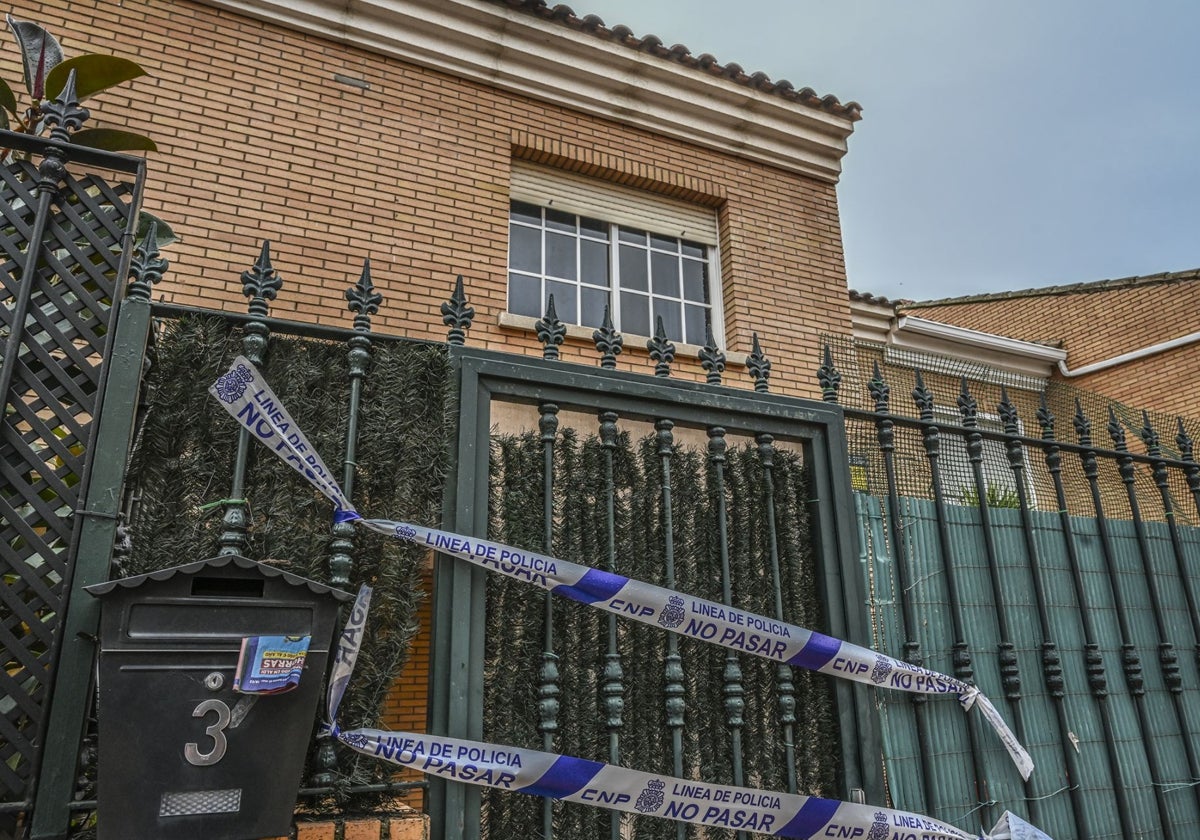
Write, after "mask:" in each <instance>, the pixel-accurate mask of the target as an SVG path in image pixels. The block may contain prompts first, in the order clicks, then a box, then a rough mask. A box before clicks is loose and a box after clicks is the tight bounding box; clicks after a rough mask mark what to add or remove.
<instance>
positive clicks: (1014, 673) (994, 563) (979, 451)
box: [958, 376, 1040, 822]
mask: <svg viewBox="0 0 1200 840" xmlns="http://www.w3.org/2000/svg"><path fill="white" fill-rule="evenodd" d="M958 413H959V417H960V418H961V419H962V425H963V427H964V428H966V429H968V430H969V432H968V434H967V441H966V443H967V461H968V463H969V464H970V465H971V481H972V484H973V485H974V487H975V498H976V501H977V502H978V507H979V524H980V526H981V530H982V531H983V551H984V559H985V560H986V562H987V568H988V578H989V580H990V581H991V585H992V599H993V600H994V602H995V604H996V620H997V623H998V629H999V630H1000V643H999V644H998V645H997V647H996V653H997V663H998V665H999V667H1000V684H1001V686H1003V688H1004V697H1005V699H1006V700H1008V702H1009V706H1010V707H1011V708H1012V711H1013V731H1014V733H1015V734H1016V736H1017V740H1018V741H1020V742H1021V743H1022V744H1027V743H1029V741H1028V740H1027V737H1026V727H1025V714H1024V709H1023V707H1022V706H1021V672H1020V666H1019V663H1018V662H1017V651H1016V648H1015V646H1014V645H1013V642H1012V638H1013V636H1012V628H1011V627H1010V625H1009V621H1008V612H1009V611H1008V605H1007V603H1006V599H1005V597H1004V587H1003V585H1002V583H1001V581H1000V557H999V553H998V552H997V551H996V537H995V532H994V531H993V526H992V512H991V507H990V506H989V505H988V486H987V481H986V480H985V479H984V476H983V435H982V434H980V432H979V405H978V403H977V402H976V401H975V398H974V397H973V396H971V391H970V389H969V388H968V387H967V378H966V377H965V376H964V377H962V384H961V388H960V390H959V395H958ZM1023 784H1024V789H1025V799H1026V800H1027V801H1028V802H1029V809H1030V815H1031V816H1032V817H1033V818H1034V820H1035V821H1038V822H1040V820H1038V809H1039V808H1040V804H1039V801H1038V799H1037V797H1036V796H1034V789H1033V782H1032V776H1031V777H1030V778H1029V779H1025V780H1023Z"/></svg>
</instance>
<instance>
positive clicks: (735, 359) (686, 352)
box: [498, 312, 748, 367]
mask: <svg viewBox="0 0 1200 840" xmlns="http://www.w3.org/2000/svg"><path fill="white" fill-rule="evenodd" d="M537 322H538V319H537V318H531V317H529V316H528V315H514V314H512V313H511V312H501V313H500V317H499V319H498V323H499V324H500V326H501V327H507V328H508V329H511V330H524V331H525V332H535V331H536V329H537V328H536V327H535V326H534V325H535V324H537ZM565 326H566V328H567V338H575V339H582V340H584V341H587V342H589V343H590V342H591V341H592V333H593V332H595V331H596V328H595V327H581V326H579V325H577V324H566V325H565ZM621 337H622V338H624V339H625V346H626V347H637V348H640V349H645V347H646V342H648V341H649V340H650V336H646V335H627V334H625V333H622V334H621ZM701 349H703V348H701V347H700V345H698V344H683V343H681V342H676V343H675V357H676V358H680V357H684V358H689V359H698V358H700V350H701ZM747 358H748V356H747V354H745V353H731V352H729V351H728V350H727V351H725V364H727V365H740V366H741V367H745V366H746V360H747Z"/></svg>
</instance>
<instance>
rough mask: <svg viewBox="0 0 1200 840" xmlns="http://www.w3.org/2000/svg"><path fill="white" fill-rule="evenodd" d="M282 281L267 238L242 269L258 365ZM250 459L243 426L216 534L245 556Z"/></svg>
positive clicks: (246, 336)
mask: <svg viewBox="0 0 1200 840" xmlns="http://www.w3.org/2000/svg"><path fill="white" fill-rule="evenodd" d="M282 285H283V278H281V277H280V276H279V272H277V271H276V270H275V268H274V267H273V266H272V265H271V242H270V240H264V241H263V244H262V250H261V251H260V252H259V255H258V259H257V260H256V261H255V263H254V266H253V267H251V268H250V269H249V270H247V271H244V272H242V294H244V295H245V296H246V297H248V298H250V305H249V307H248V310H249V313H250V316H251V318H252V319H253V320H250V321H248V322H246V325H245V326H244V327H243V328H242V330H243V335H242V354H243V355H245V357H246V358H247V359H249V360H250V361H251V362H252V363H253V364H254V365H256V366H262V363H263V358H264V356H265V354H266V352H267V342H268V341H269V339H270V335H271V330H270V327H268V326H267V324H266V322H265V321H263V320H262V319H264V318H266V317H267V315H268V314H269V313H270V303H269V302H270V301H272V300H274V299H275V295H276V294H277V293H278V292H279V289H280V287H281V286H282ZM249 460H250V432H249V431H248V430H246V429H242V430H241V431H240V432H239V433H238V447H237V454H236V455H235V456H234V462H233V479H232V482H231V485H230V488H229V498H227V499H225V513H224V515H223V516H222V518H221V523H222V525H224V526H225V530H224V531H222V532H221V535H220V536H219V537H218V538H217V543H218V545H220V549H219V550H218V552H217V553H218V554H222V555H224V554H240V555H242V556H245V555H246V554H248V553H249V546H250V539H249V536H248V531H249V530H250V517H249V516H248V515H247V512H246V467H247V465H248V463H249Z"/></svg>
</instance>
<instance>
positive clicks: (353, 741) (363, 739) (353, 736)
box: [341, 732, 371, 750]
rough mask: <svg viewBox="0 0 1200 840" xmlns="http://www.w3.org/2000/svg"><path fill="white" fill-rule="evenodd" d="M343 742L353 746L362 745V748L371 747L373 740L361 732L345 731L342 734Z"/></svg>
mask: <svg viewBox="0 0 1200 840" xmlns="http://www.w3.org/2000/svg"><path fill="white" fill-rule="evenodd" d="M341 740H342V743H344V744H349V745H350V746H352V747H360V748H361V749H364V750H365V749H369V748H370V746H371V742H370V741H369V740H367V736H366V735H363V734H362V733H361V732H343V733H342V736H341Z"/></svg>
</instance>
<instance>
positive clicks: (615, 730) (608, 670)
mask: <svg viewBox="0 0 1200 840" xmlns="http://www.w3.org/2000/svg"><path fill="white" fill-rule="evenodd" d="M592 341H593V342H594V343H595V345H596V350H597V351H598V352H599V353H600V367H601V368H602V369H603V370H614V369H616V367H617V355H618V354H619V353H620V352H621V349H622V347H623V346H624V343H625V340H624V339H623V338H622V337H621V334H620V333H618V332H617V331H616V329H615V328H614V327H613V322H612V315H611V314H610V312H609V308H608V306H605V307H604V320H603V322H602V323H601V325H600V328H599V329H598V330H596V331H595V332H594V333H592ZM597 419H598V420H599V423H600V426H599V434H600V447H601V449H602V451H603V453H604V537H605V545H606V548H607V552H606V562H605V567H604V568H605V570H606V571H608V572H610V573H615V572H616V570H617V517H616V500H617V489H616V483H615V481H614V477H613V455H614V453H615V452H616V450H617V437H618V429H617V421H618V420H619V419H620V415H619V414H617V412H615V411H601V412H600V413H599V414H598V415H597ZM606 629H607V637H608V638H607V648H606V652H605V654H604V676H603V683H602V684H601V687H600V694H601V696H602V697H603V700H604V715H605V721H604V728H605V730H606V731H607V733H608V762H609V764H620V763H621V729H622V727H623V726H624V717H623V714H624V711H625V684H624V680H625V669H624V668H623V666H622V664H621V651H620V648H619V647H618V646H617V617H616V616H615V615H613V614H612V613H609V615H608V618H607V628H606ZM620 838H621V812H620V811H613V812H612V813H611V814H610V815H609V840H620Z"/></svg>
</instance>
